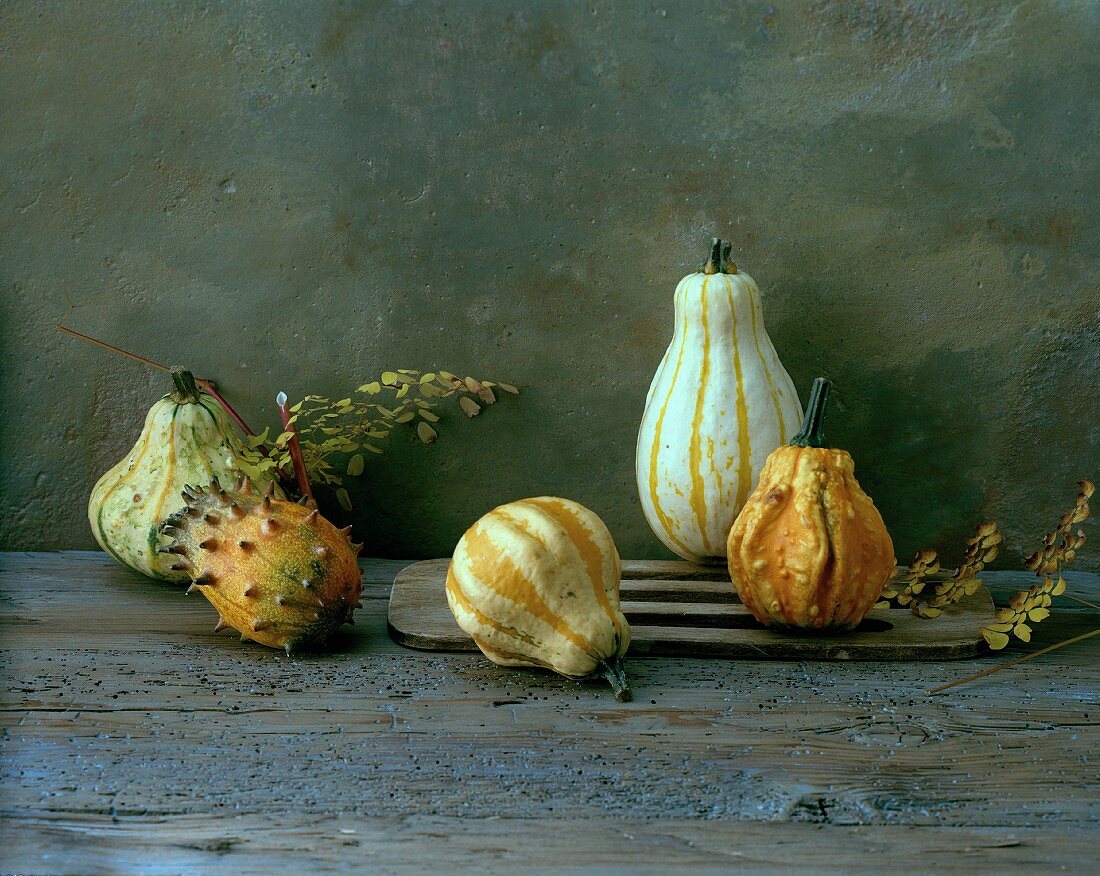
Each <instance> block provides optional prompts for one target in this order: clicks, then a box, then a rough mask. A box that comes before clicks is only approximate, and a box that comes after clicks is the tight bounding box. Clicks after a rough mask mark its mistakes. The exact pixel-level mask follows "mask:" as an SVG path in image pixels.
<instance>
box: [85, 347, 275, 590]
mask: <svg viewBox="0 0 1100 876" xmlns="http://www.w3.org/2000/svg"><path fill="white" fill-rule="evenodd" d="M172 380H173V381H174V383H175V388H174V389H173V391H172V392H170V393H169V394H168V395H166V396H164V397H163V398H162V399H161V400H160V401H158V402H157V403H156V404H154V405H153V406H152V408H150V409H149V413H148V415H147V416H146V417H145V426H144V428H143V429H142V430H141V436H140V437H139V438H138V440H137V443H136V444H135V445H134V446H133V449H131V450H130V452H129V453H128V454H126V457H125V458H124V459H123V460H122V461H121V462H119V463H118V465H116V466H114V468H112V469H111V470H110V471H108V472H107V473H106V474H105V475H103V477H101V478H100V479H99V481H98V482H97V483H96V485H95V486H94V487H93V488H92V495H91V497H90V498H89V500H88V522H89V523H90V524H91V527H92V534H93V535H95V538H96V541H98V542H99V544H100V547H102V548H103V550H105V551H107V553H109V554H110V555H111V556H112V557H114V558H115V559H116V560H118V561H119V562H120V563H122V564H123V565H125V566H129V567H130V568H131V569H135V570H136V571H138V572H141V573H142V574H143V575H148V576H149V577H150V578H157V579H161V580H166V581H187V580H188V576H187V572H186V570H184V569H183V568H182V567H180V568H173V567H177V566H180V563H179V558H178V557H173V556H171V555H170V554H163V553H158V549H159V548H161V547H163V546H164V545H166V544H168V539H167V538H165V537H164V536H162V535H161V534H160V533H159V532H158V530H157V527H158V526H159V525H160V522H161V521H162V520H164V518H165V517H167V516H168V515H169V514H171V513H172V512H173V511H175V510H176V509H177V508H179V507H180V505H181V504H182V503H181V501H180V492H181V491H182V490H183V488H184V487H186V486H187V485H188V484H200V483H209V482H210V481H211V480H213V479H214V478H220V479H222V480H224V481H226V482H229V483H232V482H233V481H234V480H236V479H237V477H238V476H239V475H240V474H241V471H240V469H239V468H238V464H239V462H240V455H241V454H242V453H243V451H244V447H243V446H242V444H241V442H240V439H238V438H237V436H236V434H235V433H234V432H233V427H232V425H231V424H230V422H229V418H228V416H226V413H225V411H223V410H222V408H221V405H219V404H218V402H217V401H216V400H215V399H214V397H213V396H211V395H209V394H208V393H205V392H201V391H200V390H199V388H198V386H196V385H195V378H194V377H193V376H192V375H191V372H190V371H185V370H183V369H178V368H177V369H175V370H174V371H173V372H172ZM253 480H254V481H255V483H256V486H257V487H258V488H260V489H264V488H265V487H266V486H267V485H268V484H269V483H270V482H271V481H272V476H271V475H269V474H258V475H255V476H254V477H253ZM281 494H282V491H281V490H280V491H279V495H281Z"/></svg>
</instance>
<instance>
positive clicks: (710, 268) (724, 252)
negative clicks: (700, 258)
mask: <svg viewBox="0 0 1100 876" xmlns="http://www.w3.org/2000/svg"><path fill="white" fill-rule="evenodd" d="M732 248H733V244H731V243H728V242H726V241H724V240H722V239H721V238H720V237H712V238H711V239H710V257H709V258H708V259H707V263H706V264H705V265H703V273H704V274H736V273H737V265H735V264H733V262H731V261H730V260H729V258H730V250H731V249H732ZM731 268H732V270H731Z"/></svg>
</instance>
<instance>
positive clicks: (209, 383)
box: [57, 322, 270, 456]
mask: <svg viewBox="0 0 1100 876" xmlns="http://www.w3.org/2000/svg"><path fill="white" fill-rule="evenodd" d="M57 329H58V331H62V332H65V334H67V335H72V336H73V337H74V338H80V340H82V341H87V342H88V343H89V344H95V345H96V346H97V347H102V348H103V349H104V350H109V351H110V352H112V353H117V354H118V355H119V356H125V357H126V358H127V359H133V360H134V361H135V362H140V363H141V364H142V365H148V366H149V367H150V368H156V369H158V370H159V371H166V372H168V373H169V374H171V373H172V369H171V368H169V367H168V366H167V365H163V364H161V363H160V362H156V361H154V360H153V359H147V358H146V357H145V356H139V355H138V354H137V353H131V352H130V351H129V350H123V349H122V348H121V347H116V346H115V345H114V344H108V343H107V342H106V341H101V340H100V339H99V338H93V337H92V336H91V335H86V334H84V333H83V332H78V331H77V330H76V329H71V328H69V327H68V326H67V325H63V324H62V323H60V322H59V323H58V324H57ZM194 381H195V383H196V384H198V386H199V388H200V389H202V391H203V392H205V393H208V394H209V395H210V396H212V397H213V399H214V401H216V402H217V403H218V404H219V405H221V406H222V409H223V410H224V411H225V412H226V414H228V415H229V417H230V419H232V420H233V422H234V423H236V424H237V427H238V428H239V429H240V430H241V431H242V432H244V434H245V435H247V436H248V437H250V438H251V437H252V436H253V435H255V434H256V433H255V432H253V431H252V430H251V429H250V428H249V427H248V423H246V422H245V421H244V418H243V417H242V416H241V415H240V414H238V413H237V412H236V411H235V410H233V406H232V405H230V404H229V402H227V401H226V400H225V398H224V396H222V394H221V393H220V392H218V389H217V387H216V386H215V385H214V381H213V380H207V379H206V378H204V377H196V378H194ZM260 452H262V453H263V454H264V455H265V456H270V453H269V452H268V450H267V448H266V447H261V448H260Z"/></svg>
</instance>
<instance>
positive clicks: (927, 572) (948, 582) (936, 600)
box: [876, 521, 1004, 618]
mask: <svg viewBox="0 0 1100 876" xmlns="http://www.w3.org/2000/svg"><path fill="white" fill-rule="evenodd" d="M1002 541H1004V536H1003V535H1001V530H1000V529H999V528H998V526H997V523H996V521H989V522H987V523H983V524H981V525H980V526H979V527H978V529H977V532H975V533H974V535H972V536H971V537H970V538H968V539H967V540H966V553H965V554H964V556H963V560H962V563H960V564H959V567H958V568H957V569H956V570H955V571H954V573H953V574H952V575H951V576H950V577H948V578H945V579H944V580H942V581H939V582H938V583H937V584H936V585H935V587H933V588H932V592H931V594H926V592H925V588H926V587H927V585H928V583H929V581H928V579H929V578H930V577H931V576H932V575H935V574H936V573H937V572H939V570H940V561H939V557H938V556H937V554H936V552H935V551H934V550H932V549H931V548H925V549H924V550H922V551H918V552H917V555H916V556H915V557H913V562H911V563H910V564H909V567H908V568H907V569H906V571H905V573H904V575H902V576H901V578H900V579H898V580H897V581H891V582H890V583H888V584H887V585H886V589H884V590H883V591H882V599H883V601H882V602H880V603H879V604H878V605H877V606H876V607H878V608H888V607H890V605H896V606H898V607H905V606H908V607H909V610H910V611H912V612H913V614H915V615H917V616H918V617H924V618H933V617H939V616H940V615H941V614H942V613H943V609H944V607H946V606H948V605H954V604H955V603H957V602H959V601H960V600H961V599H963V597H966V596H971V595H973V594H974V593H976V592H977V591H978V588H979V587H981V586H982V582H981V579H979V578H978V575H979V574H980V573H981V571H982V570H983V569H984V568H985V565H986V563H989V562H992V561H993V559H994V558H995V557H996V556H997V552H998V550H999V549H1000V548H999V545H1000V544H1001V542H1002Z"/></svg>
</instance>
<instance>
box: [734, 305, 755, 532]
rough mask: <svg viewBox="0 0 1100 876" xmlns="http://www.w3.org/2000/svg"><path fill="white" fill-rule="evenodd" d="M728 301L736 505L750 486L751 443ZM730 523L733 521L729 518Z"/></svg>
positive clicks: (735, 320)
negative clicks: (734, 396)
mask: <svg viewBox="0 0 1100 876" xmlns="http://www.w3.org/2000/svg"><path fill="white" fill-rule="evenodd" d="M734 304H735V302H733V301H731V302H730V318H731V320H732V322H733V370H734V374H735V375H736V376H737V402H736V410H737V453H738V465H737V499H736V501H737V505H738V507H740V506H742V505H744V504H745V500H746V499H747V498H748V497H749V489H750V487H751V486H752V444H751V441H750V438H749V409H748V406H747V405H746V404H745V375H744V374H743V373H742V371H741V347H740V344H739V343H738V340H739V339H738V336H737V308H736V307H735V306H734ZM730 523H731V524H732V523H733V521H732V520H731V521H730Z"/></svg>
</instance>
